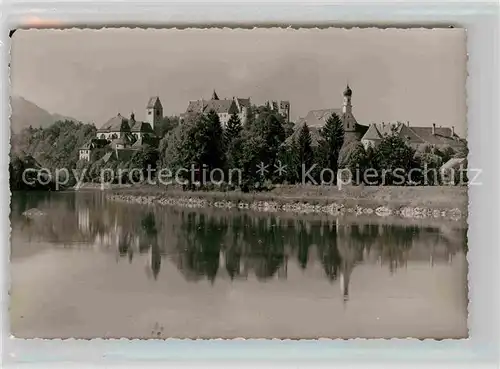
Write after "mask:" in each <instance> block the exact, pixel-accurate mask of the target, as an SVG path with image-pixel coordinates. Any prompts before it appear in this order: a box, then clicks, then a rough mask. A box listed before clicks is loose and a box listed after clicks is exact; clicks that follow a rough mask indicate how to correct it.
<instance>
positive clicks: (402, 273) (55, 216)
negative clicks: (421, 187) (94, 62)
mask: <svg viewBox="0 0 500 369" xmlns="http://www.w3.org/2000/svg"><path fill="white" fill-rule="evenodd" d="M31 208H38V209H40V210H42V211H43V212H44V213H45V215H42V216H37V217H34V218H32V219H28V218H26V217H25V216H23V215H22V213H23V212H24V211H25V210H27V209H31ZM11 227H12V234H11V240H12V246H11V301H10V304H11V306H10V314H11V315H10V317H11V319H10V320H11V331H12V333H13V335H14V336H16V337H20V338H34V337H39V338H56V337H57V338H69V337H76V338H94V337H103V338H119V337H126V338H170V337H177V338H197V337H201V338H218V337H221V338H236V337H245V338H257V337H258V338H319V337H328V338H355V337H363V338H391V337H416V338H464V337H467V334H468V333H467V260H466V229H465V226H464V225H463V224H461V223H457V222H446V223H430V222H427V223H425V222H423V221H413V222H409V221H404V222H403V221H402V220H397V219H390V220H389V219H388V220H381V219H370V218H368V219H348V218H342V217H341V218H338V219H337V218H335V217H332V216H324V217H319V216H316V217H315V216H303V217H301V216H297V215H291V214H274V215H272V214H259V213H253V212H250V211H244V210H242V211H238V210H234V211H226V210H214V209H186V208H176V207H160V206H155V205H137V204H126V203H119V202H112V201H110V200H107V199H106V197H105V194H104V193H102V192H98V191H96V192H80V193H78V192H76V193H75V192H67V193H16V194H14V195H13V197H12V204H11Z"/></svg>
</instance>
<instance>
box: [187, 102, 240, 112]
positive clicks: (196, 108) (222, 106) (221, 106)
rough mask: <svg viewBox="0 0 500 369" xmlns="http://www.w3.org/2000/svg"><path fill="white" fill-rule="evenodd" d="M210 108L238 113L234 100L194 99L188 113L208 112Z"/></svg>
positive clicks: (190, 103)
mask: <svg viewBox="0 0 500 369" xmlns="http://www.w3.org/2000/svg"><path fill="white" fill-rule="evenodd" d="M210 110H213V111H215V112H216V113H217V114H220V113H228V114H233V113H238V106H237V105H236V103H235V101H234V100H228V99H224V100H194V101H190V102H189V105H188V108H187V110H186V112H187V113H207V112H209V111H210Z"/></svg>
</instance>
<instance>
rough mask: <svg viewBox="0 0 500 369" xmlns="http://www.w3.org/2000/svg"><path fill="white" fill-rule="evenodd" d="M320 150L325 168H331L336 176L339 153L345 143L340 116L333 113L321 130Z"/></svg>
mask: <svg viewBox="0 0 500 369" xmlns="http://www.w3.org/2000/svg"><path fill="white" fill-rule="evenodd" d="M320 135H321V141H320V152H321V155H320V156H321V159H322V165H323V168H329V169H331V170H332V171H333V173H334V174H335V176H336V175H337V171H338V168H339V155H340V150H341V149H342V145H343V144H344V126H343V124H342V121H341V119H340V117H339V116H338V115H337V114H336V113H333V114H332V115H331V116H330V118H328V119H327V121H326V124H325V126H324V127H323V129H321V131H320Z"/></svg>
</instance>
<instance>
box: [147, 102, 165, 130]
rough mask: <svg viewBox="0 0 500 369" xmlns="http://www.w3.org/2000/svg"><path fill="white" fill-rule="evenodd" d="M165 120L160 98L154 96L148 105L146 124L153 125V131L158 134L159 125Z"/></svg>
mask: <svg viewBox="0 0 500 369" xmlns="http://www.w3.org/2000/svg"><path fill="white" fill-rule="evenodd" d="M162 119H163V106H162V105H161V101H160V98H159V97H158V96H153V97H151V98H150V99H149V101H148V105H146V122H148V123H149V124H151V127H152V128H153V130H154V131H155V132H156V133H157V134H158V133H159V129H160V127H159V125H160V123H161V121H162Z"/></svg>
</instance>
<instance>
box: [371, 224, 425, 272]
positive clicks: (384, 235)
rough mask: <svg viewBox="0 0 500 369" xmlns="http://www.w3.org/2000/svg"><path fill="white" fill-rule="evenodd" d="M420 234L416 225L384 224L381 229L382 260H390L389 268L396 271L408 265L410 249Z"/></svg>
mask: <svg viewBox="0 0 500 369" xmlns="http://www.w3.org/2000/svg"><path fill="white" fill-rule="evenodd" d="M418 236H419V228H418V227H416V226H407V227H404V226H395V225H382V226H381V227H380V231H379V242H378V244H379V246H380V248H381V250H380V252H381V257H382V260H383V261H384V260H388V261H389V270H390V271H391V273H394V272H395V270H396V269H397V268H398V267H401V266H403V265H406V263H407V261H408V251H409V250H410V249H411V247H412V245H413V241H414V239H416V238H417V237H418Z"/></svg>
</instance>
